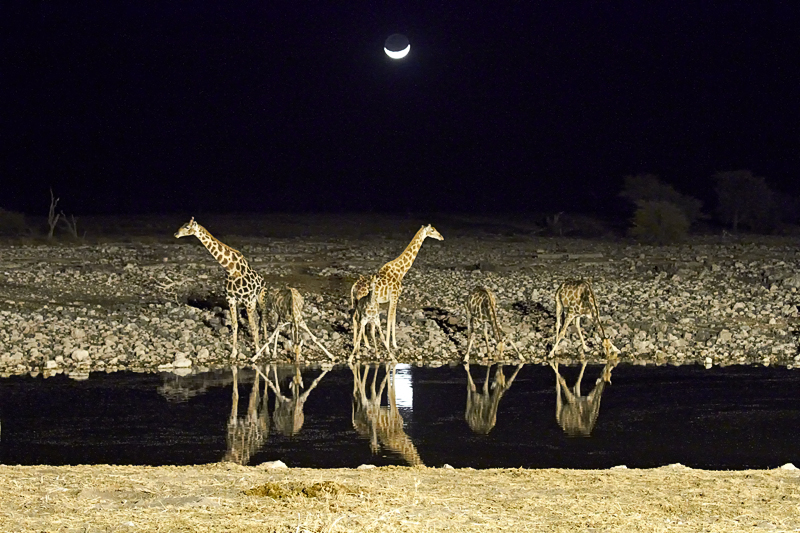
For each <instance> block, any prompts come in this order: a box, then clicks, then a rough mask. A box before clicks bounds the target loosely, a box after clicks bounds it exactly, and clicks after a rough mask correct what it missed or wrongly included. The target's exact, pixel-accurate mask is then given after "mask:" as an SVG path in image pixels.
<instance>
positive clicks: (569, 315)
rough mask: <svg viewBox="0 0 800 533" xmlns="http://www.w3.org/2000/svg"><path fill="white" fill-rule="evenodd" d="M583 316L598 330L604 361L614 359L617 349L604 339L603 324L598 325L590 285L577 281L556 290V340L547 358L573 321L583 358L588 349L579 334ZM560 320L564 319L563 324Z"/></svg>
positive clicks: (595, 303) (598, 313)
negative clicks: (592, 322)
mask: <svg viewBox="0 0 800 533" xmlns="http://www.w3.org/2000/svg"><path fill="white" fill-rule="evenodd" d="M583 316H586V317H589V318H592V319H593V320H594V323H595V324H596V325H597V328H598V329H599V330H600V340H601V342H602V345H603V351H604V352H605V355H606V359H607V360H611V359H616V357H617V355H618V354H619V349H618V348H617V347H616V346H614V344H612V342H611V340H610V339H609V338H608V337H606V333H605V331H604V330H603V324H601V323H600V312H599V311H598V309H597V298H595V295H594V291H593V290H592V285H591V283H590V282H589V281H588V280H577V279H568V280H566V281H565V282H564V283H562V284H561V285H560V286H559V287H558V290H556V338H555V341H554V342H553V348H552V350H550V355H549V357H552V356H553V354H555V351H556V348H557V347H558V343H559V342H561V339H563V338H564V336H565V335H566V332H567V328H568V327H569V325H570V323H571V322H572V321H573V320H574V321H575V327H576V328H577V329H578V335H579V336H580V338H581V347H582V348H583V352H582V354H581V358H583V357H584V356H585V353H586V351H587V350H588V348H587V347H586V341H585V340H584V338H583V332H581V317H583ZM562 318H564V321H563V323H562Z"/></svg>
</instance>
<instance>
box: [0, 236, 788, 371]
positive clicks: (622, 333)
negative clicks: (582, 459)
mask: <svg viewBox="0 0 800 533" xmlns="http://www.w3.org/2000/svg"><path fill="white" fill-rule="evenodd" d="M438 229H439V230H440V231H441V232H442V234H443V235H444V236H445V240H444V241H441V242H440V241H432V240H431V241H426V242H425V243H424V245H423V246H422V249H421V250H420V253H419V255H418V257H417V260H416V261H415V263H414V265H413V267H412V268H411V270H410V271H409V272H408V274H407V276H406V278H405V281H404V292H403V296H402V299H401V306H400V309H399V312H398V327H397V338H398V339H397V340H398V344H399V346H400V349H399V350H398V351H397V353H396V356H397V358H398V360H399V361H401V362H410V363H425V364H433V365H437V364H447V363H449V362H455V361H458V360H460V358H461V357H463V350H464V348H465V345H466V335H465V334H466V327H465V326H466V325H465V312H464V299H465V296H466V294H467V293H468V291H469V290H470V289H471V288H472V287H473V286H475V285H476V284H483V285H486V286H487V287H489V288H491V289H492V290H493V291H495V293H496V295H497V300H498V304H499V306H500V309H499V318H500V322H501V325H502V327H503V328H504V329H505V330H506V331H507V332H508V333H509V335H510V336H511V338H512V339H513V340H514V342H515V344H516V345H517V347H518V348H519V349H520V350H521V352H522V354H523V356H524V358H525V359H526V360H527V361H530V362H542V361H544V359H545V356H546V355H547V352H548V350H549V347H550V343H551V340H552V335H553V327H554V316H553V310H554V300H553V295H554V292H555V289H556V287H557V286H558V285H559V283H560V282H561V281H563V280H564V279H566V278H570V277H583V278H591V279H592V280H593V283H594V290H595V293H596V294H597V297H598V300H599V303H600V313H601V319H602V321H603V324H604V327H605V329H606V332H607V333H608V334H609V336H610V337H611V338H612V339H613V341H614V343H615V344H616V346H617V347H619V348H620V349H621V350H622V361H623V362H626V361H627V362H638V363H655V364H688V363H699V364H705V365H706V366H709V365H723V364H752V363H757V364H769V365H782V366H788V367H792V366H797V365H800V351H798V341H799V339H798V335H800V333H798V332H799V331H800V330H799V329H798V325H799V324H800V320H799V319H798V304H800V295H798V292H797V291H798V288H800V274H798V273H797V265H798V259H800V254H799V253H798V251H797V248H796V246H795V245H794V243H791V242H786V241H777V240H771V241H770V240H760V241H757V242H720V241H719V239H712V238H707V239H705V240H697V241H696V242H694V243H691V244H684V245H680V246H673V247H646V246H640V245H634V244H631V243H628V242H603V241H586V240H575V239H547V238H538V237H535V236H525V235H522V236H520V235H517V236H502V235H486V234H477V235H475V236H470V235H468V234H463V233H462V234H461V235H458V234H454V235H453V236H451V237H448V233H447V228H446V227H438ZM414 231H415V228H413V227H409V232H408V233H409V236H408V239H407V238H400V237H396V236H394V235H392V236H391V237H390V238H377V237H365V238H356V239H353V238H350V239H342V238H330V237H325V238H313V237H298V238H291V239H277V238H276V239H265V238H261V239H248V238H235V237H234V238H229V239H228V240H227V242H228V244H230V245H232V246H234V247H236V248H238V249H239V250H241V251H242V252H243V253H244V254H245V256H246V257H247V258H248V260H249V261H250V263H251V265H252V266H253V267H254V268H255V269H256V270H258V271H259V272H261V273H263V274H264V276H265V278H266V280H267V282H268V284H270V285H286V284H289V285H292V286H295V287H297V288H298V289H299V290H300V291H301V293H302V294H303V295H304V297H305V300H306V308H305V315H306V321H307V323H308V325H309V327H310V328H311V330H312V331H314V332H315V335H317V336H318V337H319V339H320V341H321V342H322V343H323V344H325V345H326V347H327V348H328V349H329V350H330V351H331V352H332V353H333V354H334V355H335V357H336V359H335V360H334V361H330V360H329V359H328V357H327V356H325V355H324V354H323V353H321V352H320V351H319V350H317V349H316V348H315V346H314V345H313V343H310V342H307V343H306V344H305V346H304V347H303V358H304V359H305V360H306V361H308V362H342V361H345V360H346V359H347V356H348V355H349V353H350V350H351V349H352V332H351V328H350V323H349V319H348V317H349V315H348V309H349V306H350V302H349V289H350V285H351V284H352V282H353V281H354V280H355V279H356V278H357V276H358V275H359V274H361V273H368V272H370V271H374V270H377V268H379V267H380V266H381V265H382V264H383V263H385V262H386V261H388V260H390V259H393V258H394V257H396V256H397V255H398V254H399V253H400V252H401V251H402V250H403V248H404V247H405V246H406V244H407V243H408V240H409V239H410V237H411V236H412V235H413V233H414ZM0 320H1V321H2V328H1V329H0V373H1V374H2V375H10V374H24V373H30V372H33V373H39V372H42V373H46V374H52V373H61V372H64V373H68V374H70V375H72V376H74V377H81V376H86V375H87V374H88V372H90V371H99V370H107V371H114V370H124V369H133V370H157V369H161V370H172V371H175V372H178V373H189V372H193V371H197V370H203V369H206V368H212V367H219V366H225V365H229V364H230V362H231V359H230V351H231V346H230V342H229V340H230V324H229V318H228V313H227V307H226V304H225V300H224V271H223V269H222V268H221V267H220V266H219V265H218V264H217V263H216V262H215V261H214V259H213V258H212V257H211V255H210V254H209V253H208V252H207V251H206V250H205V248H203V246H202V245H201V244H200V243H199V242H198V241H197V240H196V239H182V240H180V241H177V240H176V241H175V242H170V241H167V240H163V241H162V242H159V243H152V242H151V243H144V242H141V243H136V242H134V243H120V244H96V245H80V246H62V245H52V246H50V245H36V246H12V245H0ZM584 323H586V321H584ZM590 331H591V329H590ZM239 332H240V333H239V334H240V347H242V353H241V354H240V356H239V357H240V359H239V360H240V361H241V362H245V361H249V359H250V357H251V356H252V341H251V338H250V336H249V334H248V333H247V326H246V321H245V320H242V321H241V323H240V328H239ZM289 342H290V341H289V340H288V338H287V337H285V336H283V337H282V339H281V342H280V343H279V350H278V352H279V353H278V354H277V357H276V359H278V360H281V361H286V360H288V359H287V357H288V351H287V348H288V347H289V346H288V345H289ZM590 344H591V346H592V347H593V348H594V349H595V350H596V349H597V347H598V343H597V342H596V341H593V342H591V343H590ZM476 345H477V347H478V350H479V352H478V353H477V354H476V353H474V352H473V354H472V357H471V359H472V360H473V361H480V360H482V359H485V358H486V357H487V356H486V353H485V348H484V345H483V342H482V341H481V342H477V343H476ZM559 352H560V357H562V358H563V359H567V360H575V359H577V358H578V356H579V342H578V341H577V335H576V334H574V333H573V334H571V335H570V336H569V341H568V342H565V343H563V344H562V345H561V347H560V350H559ZM381 355H382V356H385V354H383V353H382V354H381ZM362 357H370V358H372V357H373V355H372V353H370V352H367V354H365V355H362ZM490 357H493V354H490ZM503 357H505V358H508V359H509V360H516V359H517V355H516V354H515V353H514V352H513V351H512V350H507V351H506V353H505V354H504V356H503ZM599 357H600V354H599V353H594V354H590V355H589V358H590V359H593V358H599ZM266 359H270V356H267V357H266Z"/></svg>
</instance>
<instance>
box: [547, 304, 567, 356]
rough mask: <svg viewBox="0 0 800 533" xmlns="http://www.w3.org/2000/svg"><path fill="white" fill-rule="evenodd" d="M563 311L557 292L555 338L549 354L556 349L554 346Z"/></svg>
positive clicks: (556, 341)
mask: <svg viewBox="0 0 800 533" xmlns="http://www.w3.org/2000/svg"><path fill="white" fill-rule="evenodd" d="M563 313H564V307H563V305H562V304H561V300H560V299H559V297H558V294H556V338H555V340H554V341H553V351H552V352H550V354H551V355H552V354H553V352H555V351H556V346H558V334H559V333H560V332H561V320H562V318H563V316H562V315H563Z"/></svg>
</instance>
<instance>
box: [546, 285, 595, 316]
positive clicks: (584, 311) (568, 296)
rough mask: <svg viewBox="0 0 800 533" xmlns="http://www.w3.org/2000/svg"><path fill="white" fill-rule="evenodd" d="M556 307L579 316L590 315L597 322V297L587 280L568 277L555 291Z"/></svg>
mask: <svg viewBox="0 0 800 533" xmlns="http://www.w3.org/2000/svg"><path fill="white" fill-rule="evenodd" d="M556 307H557V308H561V309H563V310H564V312H566V313H569V314H574V315H580V316H591V317H593V318H596V319H597V320H598V323H599V319H600V317H599V315H600V313H599V310H598V308H597V298H595V296H594V291H593V290H592V285H591V283H590V282H589V281H588V280H583V279H568V280H566V281H564V283H562V284H561V286H559V287H558V290H557V291H556Z"/></svg>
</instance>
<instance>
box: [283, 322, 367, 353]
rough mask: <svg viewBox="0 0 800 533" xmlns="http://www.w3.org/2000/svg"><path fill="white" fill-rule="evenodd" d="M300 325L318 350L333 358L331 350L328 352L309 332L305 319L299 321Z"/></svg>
mask: <svg viewBox="0 0 800 533" xmlns="http://www.w3.org/2000/svg"><path fill="white" fill-rule="evenodd" d="M300 327H302V328H303V329H304V330H305V332H306V333H308V336H309V337H311V340H312V341H314V343H315V344H316V345H317V346H319V349H320V350H322V351H323V352H325V355H327V356H328V358H329V359H333V358H334V357H333V354H331V352H329V351H328V350H327V349H326V348H325V347H324V346H323V345H322V343H321V342H319V340H318V339H317V338H316V337H315V336H314V334H313V333H311V330H310V329H308V325H306V322H305V320H304V321H302V322H300ZM299 336H300V335H299V333H298V337H299ZM361 336H362V337H364V334H363V333H362V334H361ZM364 340H366V337H364Z"/></svg>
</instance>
